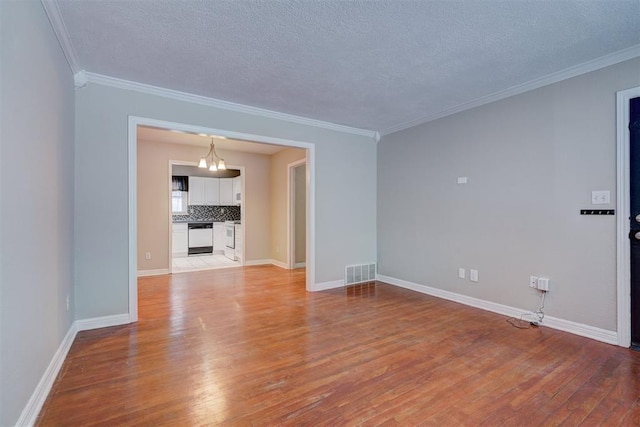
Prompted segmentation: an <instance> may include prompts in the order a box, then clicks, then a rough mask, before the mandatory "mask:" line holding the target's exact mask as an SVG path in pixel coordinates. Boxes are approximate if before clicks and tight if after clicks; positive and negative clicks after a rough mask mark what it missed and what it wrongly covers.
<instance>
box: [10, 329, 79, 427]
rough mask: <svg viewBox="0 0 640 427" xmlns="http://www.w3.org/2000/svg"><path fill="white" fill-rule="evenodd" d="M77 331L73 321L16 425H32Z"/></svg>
mask: <svg viewBox="0 0 640 427" xmlns="http://www.w3.org/2000/svg"><path fill="white" fill-rule="evenodd" d="M77 333H78V329H77V327H76V323H75V322H74V323H72V324H71V327H70V328H69V331H67V334H66V335H65V336H64V338H63V339H62V342H61V343H60V345H59V346H58V350H57V351H56V353H55V354H54V355H53V358H52V359H51V362H50V363H49V366H47V369H46V370H45V371H44V374H42V378H40V381H39V382H38V385H37V386H36V389H35V390H34V391H33V394H32V395H31V397H30V398H29V401H28V402H27V405H26V406H25V407H24V409H23V410H22V413H21V414H20V418H18V421H17V422H16V426H32V425H34V424H35V423H36V418H37V417H38V414H39V413H40V410H41V409H42V405H44V402H45V400H47V396H49V392H50V391H51V387H53V383H54V382H55V380H56V377H57V376H58V372H60V369H61V368H62V364H63V363H64V359H65V358H66V357H67V353H69V349H70V348H71V344H73V340H74V339H75V338H76V334H77Z"/></svg>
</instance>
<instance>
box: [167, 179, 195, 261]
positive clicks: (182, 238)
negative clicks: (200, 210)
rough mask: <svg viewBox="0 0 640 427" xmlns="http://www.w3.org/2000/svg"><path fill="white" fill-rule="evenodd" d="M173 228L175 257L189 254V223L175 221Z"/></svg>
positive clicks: (172, 245)
mask: <svg viewBox="0 0 640 427" xmlns="http://www.w3.org/2000/svg"><path fill="white" fill-rule="evenodd" d="M189 188H191V187H189ZM172 229H173V233H172V239H171V253H172V254H173V256H174V257H179V256H187V253H188V252H189V235H188V230H187V223H186V222H184V223H174V224H173V227H172Z"/></svg>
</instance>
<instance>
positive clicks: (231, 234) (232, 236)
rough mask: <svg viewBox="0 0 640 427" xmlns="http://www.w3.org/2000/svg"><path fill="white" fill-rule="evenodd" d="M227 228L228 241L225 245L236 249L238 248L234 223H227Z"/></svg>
mask: <svg viewBox="0 0 640 427" xmlns="http://www.w3.org/2000/svg"><path fill="white" fill-rule="evenodd" d="M225 228H226V229H227V239H226V240H227V241H226V244H225V246H226V247H228V248H229V249H235V248H236V229H235V227H234V226H233V225H226V226H225Z"/></svg>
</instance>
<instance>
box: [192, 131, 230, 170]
mask: <svg viewBox="0 0 640 427" xmlns="http://www.w3.org/2000/svg"><path fill="white" fill-rule="evenodd" d="M209 156H211V163H210V165H209V170H210V171H212V172H215V171H217V170H225V169H226V168H227V167H226V165H225V164H224V159H222V158H220V157H218V153H216V146H215V144H214V143H213V137H212V138H211V147H209V152H208V153H207V155H206V156H204V157H201V158H200V162H199V163H198V167H199V168H203V169H205V168H206V167H207V158H208V157H209ZM214 158H215V160H214Z"/></svg>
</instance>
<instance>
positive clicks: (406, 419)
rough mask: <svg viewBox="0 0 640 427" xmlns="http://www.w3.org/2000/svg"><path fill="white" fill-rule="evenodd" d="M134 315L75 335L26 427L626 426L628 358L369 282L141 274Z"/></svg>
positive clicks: (636, 392) (630, 398)
mask: <svg viewBox="0 0 640 427" xmlns="http://www.w3.org/2000/svg"><path fill="white" fill-rule="evenodd" d="M139 294H140V295H139V300H140V307H139V314H140V320H139V322H138V323H137V324H133V325H127V326H119V327H113V328H105V329H100V330H94V331H86V332H81V333H79V334H78V337H77V338H76V341H75V342H74V344H73V346H72V348H71V350H70V352H69V355H68V357H67V360H66V361H65V363H64V366H63V368H62V370H61V372H60V375H59V376H58V378H57V380H56V383H55V385H54V386H53V389H52V391H51V393H50V395H49V398H48V399H47V401H46V403H45V405H44V407H43V409H42V411H41V413H40V416H39V418H38V425H43V426H52V425H55V426H63V425H68V426H87V425H105V426H107V425H108V426H121V425H150V426H157V425H180V426H182V425H216V424H226V425H309V426H335V425H379V424H385V425H438V426H448V425H513V426H525V425H526V426H533V425H579V424H584V425H607V426H608V425H639V424H640V405H639V404H640V401H639V397H640V353H635V352H632V351H630V350H626V349H623V348H619V347H615V346H612V345H608V344H603V343H599V342H596V341H593V340H590V339H586V338H581V337H578V336H575V335H571V334H568V333H563V332H559V331H555V330H551V329H548V328H544V327H540V328H532V329H524V330H523V329H516V328H514V327H512V326H511V325H510V324H509V323H507V322H506V321H505V320H506V318H505V317H503V316H499V315H496V314H492V313H488V312H485V311H482V310H478V309H474V308H470V307H466V306H463V305H459V304H456V303H452V302H449V301H445V300H441V299H437V298H434V297H430V296H426V295H422V294H419V293H415V292H412V291H409V290H405V289H401V288H397V287H394V286H391V285H386V284H383V283H380V282H377V283H374V284H369V285H362V286H357V287H352V288H346V289H339V290H331V291H325V292H318V293H307V292H305V290H304V271H303V270H300V271H293V272H290V271H287V270H283V269H280V268H277V267H266V266H261V267H246V268H232V269H227V270H210V271H203V272H194V273H181V274H174V275H168V276H156V277H145V278H140V279H139Z"/></svg>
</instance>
